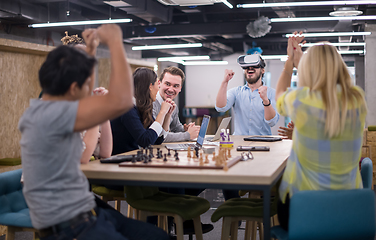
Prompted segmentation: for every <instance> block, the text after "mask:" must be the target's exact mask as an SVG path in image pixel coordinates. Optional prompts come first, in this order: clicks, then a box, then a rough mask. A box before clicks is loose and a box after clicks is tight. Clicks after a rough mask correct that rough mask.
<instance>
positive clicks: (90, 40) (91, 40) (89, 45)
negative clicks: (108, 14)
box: [82, 28, 99, 56]
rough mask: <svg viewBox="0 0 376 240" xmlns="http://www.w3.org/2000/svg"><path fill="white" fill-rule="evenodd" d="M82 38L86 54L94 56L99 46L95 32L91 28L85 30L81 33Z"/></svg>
mask: <svg viewBox="0 0 376 240" xmlns="http://www.w3.org/2000/svg"><path fill="white" fill-rule="evenodd" d="M82 38H83V39H84V41H85V44H86V52H87V53H88V54H89V55H90V56H95V53H96V51H97V47H98V45H99V38H98V35H97V30H96V29H93V28H88V29H85V30H84V31H83V32H82Z"/></svg>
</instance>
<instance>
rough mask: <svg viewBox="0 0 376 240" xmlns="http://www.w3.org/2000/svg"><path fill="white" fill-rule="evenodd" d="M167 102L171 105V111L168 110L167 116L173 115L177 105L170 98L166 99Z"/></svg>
mask: <svg viewBox="0 0 376 240" xmlns="http://www.w3.org/2000/svg"><path fill="white" fill-rule="evenodd" d="M166 102H168V103H169V104H170V109H169V110H168V112H167V114H169V115H171V114H172V112H173V111H174V110H175V108H176V104H175V102H174V101H172V100H171V99H170V98H167V99H166Z"/></svg>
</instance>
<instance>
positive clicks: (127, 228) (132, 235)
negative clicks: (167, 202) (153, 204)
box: [41, 204, 169, 240]
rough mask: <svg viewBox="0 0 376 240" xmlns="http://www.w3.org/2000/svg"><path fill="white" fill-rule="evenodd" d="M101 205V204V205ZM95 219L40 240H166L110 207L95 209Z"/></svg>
mask: <svg viewBox="0 0 376 240" xmlns="http://www.w3.org/2000/svg"><path fill="white" fill-rule="evenodd" d="M101 205H102V204H101ZM96 214H97V216H96V217H91V218H89V219H85V220H83V221H81V222H79V223H77V224H76V225H74V226H73V225H71V226H70V227H67V228H66V229H63V230H62V231H60V232H59V233H58V234H53V235H50V236H47V237H45V238H41V240H68V239H69V240H72V239H77V240H97V239H98V240H103V239H111V240H118V239H119V240H141V239H142V240H168V239H169V237H168V235H167V234H166V232H164V231H163V230H162V229H160V228H157V227H156V226H154V225H152V224H149V223H144V222H141V221H137V220H134V219H130V218H127V217H125V216H124V215H122V214H121V213H119V212H118V211H116V210H115V209H113V208H112V207H110V206H109V207H108V208H107V207H105V208H103V207H99V206H98V207H97V210H96Z"/></svg>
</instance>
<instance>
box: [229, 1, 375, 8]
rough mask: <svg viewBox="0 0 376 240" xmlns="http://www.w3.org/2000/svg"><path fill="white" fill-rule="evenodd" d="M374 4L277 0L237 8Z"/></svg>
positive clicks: (242, 5)
mask: <svg viewBox="0 0 376 240" xmlns="http://www.w3.org/2000/svg"><path fill="white" fill-rule="evenodd" d="M365 4H376V2H375V1H373V0H372V1H316V2H315V1H311V2H279V3H254V4H238V5H236V7H237V8H266V7H298V6H335V5H365Z"/></svg>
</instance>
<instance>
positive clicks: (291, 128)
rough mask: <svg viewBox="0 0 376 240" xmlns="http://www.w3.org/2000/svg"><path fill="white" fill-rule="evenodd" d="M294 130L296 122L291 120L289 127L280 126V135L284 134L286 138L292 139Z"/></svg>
mask: <svg viewBox="0 0 376 240" xmlns="http://www.w3.org/2000/svg"><path fill="white" fill-rule="evenodd" d="M293 131H294V123H293V122H292V121H291V122H290V123H289V124H288V125H287V127H279V129H278V135H280V136H282V137H283V138H284V139H292V133H293Z"/></svg>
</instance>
